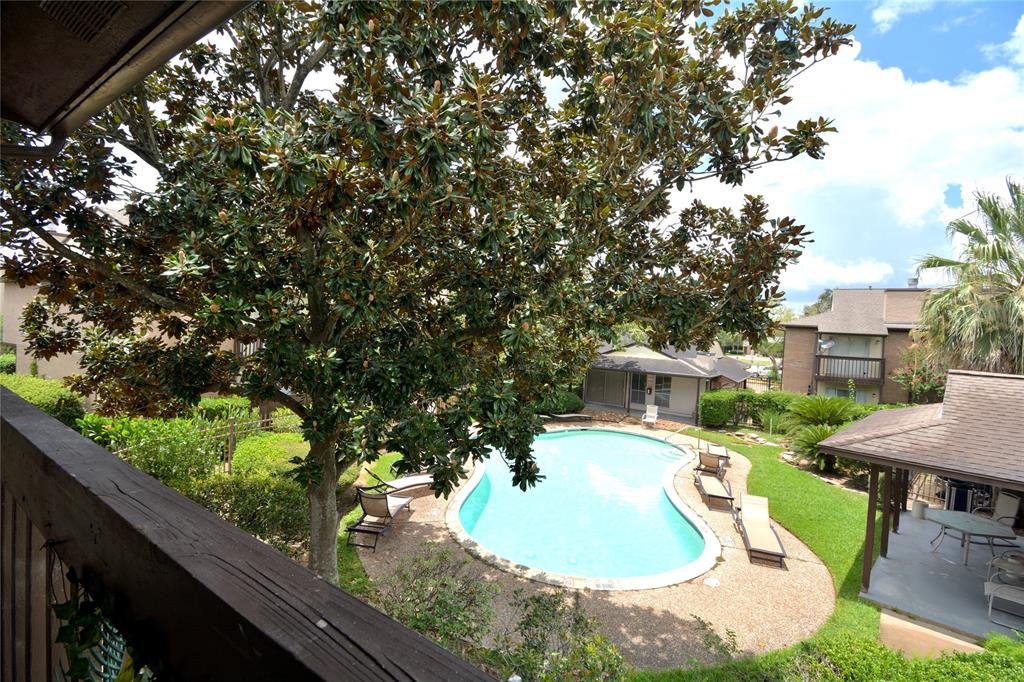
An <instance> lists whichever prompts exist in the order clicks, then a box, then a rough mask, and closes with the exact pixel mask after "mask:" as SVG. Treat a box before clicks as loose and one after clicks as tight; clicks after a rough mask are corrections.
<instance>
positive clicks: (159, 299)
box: [25, 221, 195, 315]
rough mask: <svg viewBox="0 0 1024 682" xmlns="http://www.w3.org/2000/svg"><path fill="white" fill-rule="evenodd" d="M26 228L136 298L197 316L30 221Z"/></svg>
mask: <svg viewBox="0 0 1024 682" xmlns="http://www.w3.org/2000/svg"><path fill="white" fill-rule="evenodd" d="M25 226H26V227H27V228H28V229H29V230H30V231H31V232H32V233H33V234H35V235H36V236H37V237H39V238H40V239H42V240H43V241H44V242H46V244H47V245H48V246H49V247H50V248H51V249H53V250H54V251H56V252H57V253H58V254H60V255H62V256H64V257H65V258H67V259H68V260H70V261H72V262H74V263H77V264H78V265H81V266H83V267H86V268H88V269H90V270H92V271H93V272H95V273H97V274H100V275H103V276H104V277H107V278H108V279H111V280H113V281H114V282H116V283H117V284H118V285H120V286H122V287H124V288H125V289H127V290H128V291H130V292H132V293H133V294H135V295H136V296H139V297H141V298H144V299H146V300H147V301H149V302H150V303H152V304H154V305H156V306H159V307H160V308H164V309H165V310H174V311H176V312H179V313H184V314H185V315H193V314H195V311H194V310H193V309H192V308H191V307H190V306H188V305H186V304H185V302H184V301H178V300H175V299H173V298H170V297H168V296H164V295H163V294H158V293H156V292H155V291H151V290H150V289H148V288H146V287H144V286H142V285H141V284H139V283H138V282H135V281H132V279H131V278H129V277H125V276H124V275H122V274H121V273H119V272H117V271H116V270H114V269H113V268H111V267H110V266H109V265H107V264H105V263H100V262H99V261H96V260H93V259H92V258H89V257H88V256H84V255H82V254H80V253H78V252H77V251H75V250H74V249H71V248H69V247H68V246H67V245H66V244H62V243H61V242H60V240H59V239H57V238H56V237H54V236H53V235H52V234H50V233H49V232H47V231H46V230H45V229H43V228H41V227H37V226H35V225H32V224H31V223H30V222H28V221H25Z"/></svg>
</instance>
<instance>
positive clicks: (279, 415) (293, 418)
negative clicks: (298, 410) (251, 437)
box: [270, 407, 302, 431]
mask: <svg viewBox="0 0 1024 682" xmlns="http://www.w3.org/2000/svg"><path fill="white" fill-rule="evenodd" d="M270 428H272V429H273V430H274V431H301V430H302V419H300V418H299V415H297V414H295V413H294V412H292V411H291V410H289V409H288V408H287V407H279V408H277V409H276V410H274V411H273V412H272V413H271V415H270Z"/></svg>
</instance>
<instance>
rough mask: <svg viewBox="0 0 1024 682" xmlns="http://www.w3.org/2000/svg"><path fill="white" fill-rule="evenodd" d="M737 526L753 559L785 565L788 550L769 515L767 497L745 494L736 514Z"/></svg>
mask: <svg viewBox="0 0 1024 682" xmlns="http://www.w3.org/2000/svg"><path fill="white" fill-rule="evenodd" d="M736 526H737V528H739V531H740V532H741V533H742V534H743V544H745V545H746V546H747V554H748V556H750V559H751V560H753V559H764V560H765V561H777V562H779V566H782V565H783V563H782V561H783V559H785V558H786V550H785V549H784V548H783V547H782V540H781V539H779V534H778V533H776V532H775V527H774V526H772V523H771V518H770V517H769V516H768V498H767V497H759V496H758V495H744V496H743V497H742V498H741V499H740V508H739V510H738V512H737V514H736Z"/></svg>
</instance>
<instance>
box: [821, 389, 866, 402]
mask: <svg viewBox="0 0 1024 682" xmlns="http://www.w3.org/2000/svg"><path fill="white" fill-rule="evenodd" d="M825 395H826V396H828V397H830V398H849V397H850V390H849V389H848V388H840V387H839V386H826V387H825ZM857 402H858V403H873V402H875V400H874V395H873V394H872V392H871V391H865V390H861V389H859V388H858V389H857Z"/></svg>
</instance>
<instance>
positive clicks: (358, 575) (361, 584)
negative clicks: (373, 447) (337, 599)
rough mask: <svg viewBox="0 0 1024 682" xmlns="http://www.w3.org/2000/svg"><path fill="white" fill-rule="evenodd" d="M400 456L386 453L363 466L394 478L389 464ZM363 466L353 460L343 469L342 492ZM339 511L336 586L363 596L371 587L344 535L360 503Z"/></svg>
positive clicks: (378, 473)
mask: <svg viewBox="0 0 1024 682" xmlns="http://www.w3.org/2000/svg"><path fill="white" fill-rule="evenodd" d="M401 457H402V456H401V455H400V454H398V453H397V452H389V453H387V454H385V455H381V456H380V457H378V458H377V459H376V460H374V461H373V462H372V463H371V464H369V465H366V468H367V469H369V470H370V471H372V472H373V473H374V474H376V475H377V476H379V477H380V478H382V479H384V480H385V481H390V480H391V479H393V478H394V477H395V475H394V474H393V473H391V467H392V465H393V464H394V463H395V462H397V461H398V460H399V459H400V458H401ZM363 466H364V464H363V463H362V462H356V463H355V464H353V465H352V466H350V467H349V468H348V469H346V470H345V471H344V472H343V473H342V474H341V478H340V479H338V489H339V490H341V491H345V490H348V489H349V488H351V487H352V485H353V484H354V483H355V482H356V481H357V480H358V479H359V475H360V474H361V473H362V467H363ZM342 512H343V515H342V518H341V524H340V525H339V526H338V585H339V586H340V587H341V588H342V589H343V590H347V591H349V592H351V593H352V594H355V595H359V596H365V595H367V594H368V593H369V591H370V589H371V588H370V579H369V578H368V577H367V575H366V570H365V569H364V568H363V562H362V561H360V560H359V554H358V553H357V552H356V548H355V547H352V546H350V545H349V544H348V538H347V536H346V534H345V528H346V526H348V525H349V524H352V523H355V522H356V520H358V519H359V506H358V505H355V506H353V507H352V508H350V509H347V510H342Z"/></svg>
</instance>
